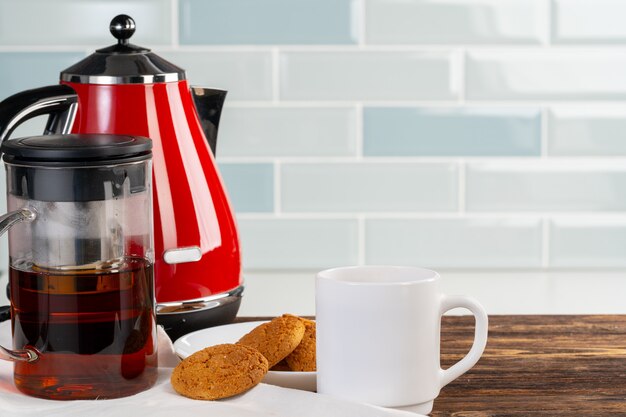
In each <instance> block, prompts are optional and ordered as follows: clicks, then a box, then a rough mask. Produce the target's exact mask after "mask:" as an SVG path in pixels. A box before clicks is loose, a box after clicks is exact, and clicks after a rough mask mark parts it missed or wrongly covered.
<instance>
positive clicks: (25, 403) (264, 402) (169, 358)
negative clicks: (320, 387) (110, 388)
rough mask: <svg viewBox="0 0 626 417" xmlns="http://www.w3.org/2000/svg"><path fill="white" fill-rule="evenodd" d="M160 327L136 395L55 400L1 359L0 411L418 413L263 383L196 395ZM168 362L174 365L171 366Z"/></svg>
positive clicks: (188, 416)
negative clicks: (149, 383) (183, 380)
mask: <svg viewBox="0 0 626 417" xmlns="http://www.w3.org/2000/svg"><path fill="white" fill-rule="evenodd" d="M10 329H11V327H10V323H9V322H4V323H0V344H2V345H3V346H5V347H10V346H11V342H10V340H11V337H10V336H11V335H10V333H11V330H10ZM163 335H165V333H164V332H163V333H162V332H160V333H159V363H160V365H161V367H160V368H159V378H158V381H157V383H156V385H155V386H154V387H152V388H151V389H149V390H148V391H145V392H142V393H139V394H136V395H133V396H131V397H126V398H120V399H115V400H99V401H52V400H43V399H39V398H33V397H28V396H26V395H24V394H22V393H20V392H19V391H18V390H17V389H16V388H15V386H14V385H13V365H12V364H11V363H9V362H5V361H0V417H95V416H107V417H108V416H115V417H125V416H128V417H176V416H185V417H201V416H219V417H251V416H273V417H309V416H310V417H333V416H337V417H339V416H342V417H343V416H345V417H402V416H404V417H416V416H417V414H413V413H410V412H405V411H398V410H392V409H386V408H381V407H375V406H371V405H367V404H357V403H352V402H349V401H344V400H341V399H338V398H333V397H330V396H327V395H321V394H315V393H311V392H307V391H298V390H293V389H288V388H280V387H276V386H273V385H267V384H259V385H257V386H256V387H254V388H253V389H251V390H249V391H248V392H246V393H244V394H242V395H238V396H236V397H233V398H229V399H225V400H220V401H198V400H191V399H188V398H185V397H182V396H180V395H178V394H177V393H176V392H175V391H174V390H173V389H172V386H171V385H170V383H169V378H170V374H171V371H172V369H171V367H172V366H174V364H175V363H176V362H177V358H176V357H175V355H174V354H173V348H172V343H171V341H170V340H169V338H167V336H165V337H163ZM167 366H169V367H167Z"/></svg>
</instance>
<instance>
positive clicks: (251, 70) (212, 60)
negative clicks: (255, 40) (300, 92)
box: [158, 51, 272, 101]
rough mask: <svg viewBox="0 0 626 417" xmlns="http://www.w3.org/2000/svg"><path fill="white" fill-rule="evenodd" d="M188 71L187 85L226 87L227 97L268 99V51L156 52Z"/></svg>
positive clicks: (270, 91)
mask: <svg viewBox="0 0 626 417" xmlns="http://www.w3.org/2000/svg"><path fill="white" fill-rule="evenodd" d="M158 53H159V55H161V56H162V57H163V58H165V59H167V60H168V61H171V62H172V63H174V64H175V65H177V66H179V67H181V68H183V69H185V70H186V71H187V80H189V84H190V85H198V86H201V87H214V88H220V89H223V90H228V96H227V100H228V101H230V100H271V99H272V56H271V54H270V53H269V52H244V51H242V52H239V51H227V52H195V51H194V52H188V51H176V52H158Z"/></svg>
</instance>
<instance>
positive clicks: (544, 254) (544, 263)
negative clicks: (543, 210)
mask: <svg viewBox="0 0 626 417" xmlns="http://www.w3.org/2000/svg"><path fill="white" fill-rule="evenodd" d="M541 245H542V246H541V267H542V268H549V267H550V228H549V225H548V219H547V218H546V217H544V218H542V220H541Z"/></svg>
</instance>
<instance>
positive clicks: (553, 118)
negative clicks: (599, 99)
mask: <svg viewBox="0 0 626 417" xmlns="http://www.w3.org/2000/svg"><path fill="white" fill-rule="evenodd" d="M548 115H549V120H548V153H549V154H550V155H566V156H584V155H595V156H615V155H626V137H625V136H624V132H626V106H623V105H621V106H608V107H607V106H593V105H586V106H584V107H579V106H575V107H562V108H554V109H551V110H550V111H549V112H548Z"/></svg>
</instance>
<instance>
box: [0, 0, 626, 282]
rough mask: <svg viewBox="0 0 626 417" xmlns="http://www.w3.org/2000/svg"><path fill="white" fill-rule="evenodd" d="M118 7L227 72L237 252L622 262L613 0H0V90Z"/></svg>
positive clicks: (326, 258)
mask: <svg viewBox="0 0 626 417" xmlns="http://www.w3.org/2000/svg"><path fill="white" fill-rule="evenodd" d="M35 10H36V11H37V12H36V13H34V12H33V11H35ZM119 12H124V13H127V14H130V15H132V16H133V17H134V18H135V20H136V21H137V33H136V35H135V36H134V38H133V42H134V43H137V44H140V45H145V46H149V47H152V48H153V49H154V50H156V51H157V52H158V53H160V54H162V55H163V56H164V57H166V58H168V59H170V60H172V61H173V62H175V63H177V64H179V65H180V66H182V67H185V68H186V69H187V70H188V76H189V79H190V80H191V81H192V82H193V83H196V84H199V85H209V86H215V87H222V88H225V89H228V90H229V97H228V105H227V107H226V109H225V111H224V116H223V117H224V118H223V124H222V127H221V132H220V138H219V142H218V160H219V162H220V167H221V171H222V175H223V177H224V179H225V181H226V183H227V186H228V189H229V192H230V195H231V199H232V201H233V203H234V207H235V209H236V211H237V213H238V220H239V225H240V231H241V237H242V240H243V250H244V265H245V267H246V269H248V270H293V269H319V268H325V267H330V266H337V265H345V264H359V263H383V264H415V265H422V266H429V267H444V268H505V269H506V268H603V267H609V268H613V267H625V266H626V249H624V248H626V24H624V16H626V3H625V2H624V1H623V0H594V1H591V0H552V1H550V0H442V1H437V0H430V1H427V0H412V1H406V0H299V1H295V0H153V1H141V0H125V1H105V0H100V1H90V0H81V1H79V0H56V1H54V2H51V1H47V0H0V96H2V97H4V96H6V95H8V94H10V93H13V92H16V91H19V90H21V89H24V88H28V87H35V86H39V85H44V84H49V83H54V82H56V79H57V76H58V72H59V71H60V70H61V69H63V68H64V67H66V66H68V65H69V64H71V63H73V62H75V61H76V60H77V59H79V58H80V57H81V56H84V55H85V54H86V53H88V52H90V51H92V50H93V49H94V48H95V47H99V46H103V45H107V44H110V43H111V41H112V39H111V37H110V35H109V34H108V31H107V26H108V21H109V20H110V18H111V17H112V16H114V15H115V14H117V13H119Z"/></svg>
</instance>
